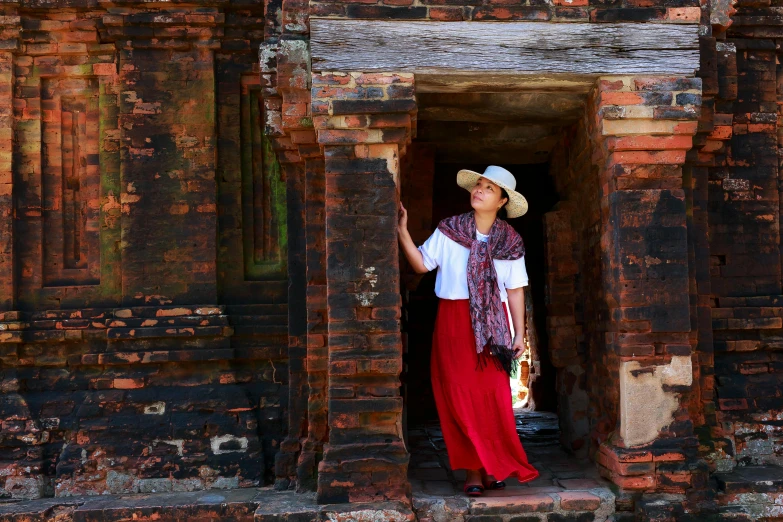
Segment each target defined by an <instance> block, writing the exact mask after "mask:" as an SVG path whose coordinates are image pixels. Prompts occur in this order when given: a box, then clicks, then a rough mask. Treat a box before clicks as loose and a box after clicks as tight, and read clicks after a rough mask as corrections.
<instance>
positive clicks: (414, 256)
mask: <svg viewBox="0 0 783 522" xmlns="http://www.w3.org/2000/svg"><path fill="white" fill-rule="evenodd" d="M397 235H398V237H399V239H400V246H401V247H402V251H403V252H404V253H405V258H406V259H407V260H408V263H410V264H411V266H412V267H413V270H414V271H415V272H416V273H417V274H423V273H425V272H429V270H427V267H426V266H424V257H423V256H422V255H421V252H419V249H418V248H416V245H415V244H414V242H413V239H411V235H410V233H409V232H408V211H407V210H405V207H403V206H402V202H400V212H399V223H398V226H397Z"/></svg>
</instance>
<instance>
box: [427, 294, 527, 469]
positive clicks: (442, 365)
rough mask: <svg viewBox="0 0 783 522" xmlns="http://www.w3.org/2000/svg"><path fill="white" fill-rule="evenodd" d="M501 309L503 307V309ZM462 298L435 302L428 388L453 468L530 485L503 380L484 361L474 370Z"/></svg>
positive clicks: (471, 340) (505, 377)
mask: <svg viewBox="0 0 783 522" xmlns="http://www.w3.org/2000/svg"><path fill="white" fill-rule="evenodd" d="M504 306H505V305H504ZM478 357H486V355H484V354H482V355H481V356H479V355H478V354H477V353H476V341H475V338H474V336H473V328H472V326H471V323H470V308H469V305H468V300H467V299H457V300H451V299H440V301H439V303H438V316H437V319H436V321H435V333H434V334H433V343H432V358H431V362H432V370H431V376H432V389H433V392H434V394H435V405H436V406H437V408H438V416H439V417H440V424H441V430H442V431H443V439H444V442H445V443H446V450H447V451H448V455H449V462H450V463H451V468H452V469H481V468H483V469H484V470H486V473H487V474H488V475H492V476H494V478H495V480H505V479H506V478H507V477H509V476H513V477H516V478H517V479H518V480H519V481H520V482H527V481H529V480H533V479H534V478H536V477H537V476H538V471H537V470H536V469H535V468H534V467H533V466H531V465H530V463H529V462H528V461H527V455H526V454H525V450H524V449H523V448H522V443H521V442H520V441H519V436H518V435H517V430H516V423H515V421H514V412H513V409H512V406H511V384H510V382H509V378H508V375H507V374H506V373H505V372H504V371H502V370H499V369H498V368H497V367H496V366H495V365H494V362H493V361H491V360H489V359H488V360H487V361H486V362H487V363H488V364H484V365H483V369H478V368H477V367H476V364H477V362H478Z"/></svg>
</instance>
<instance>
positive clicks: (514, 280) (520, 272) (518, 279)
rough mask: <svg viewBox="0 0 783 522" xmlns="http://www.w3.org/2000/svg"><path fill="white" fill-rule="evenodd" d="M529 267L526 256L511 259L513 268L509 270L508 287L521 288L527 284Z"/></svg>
mask: <svg viewBox="0 0 783 522" xmlns="http://www.w3.org/2000/svg"><path fill="white" fill-rule="evenodd" d="M527 284H528V280H527V268H526V267H525V256H522V257H520V258H519V259H515V260H513V261H511V269H510V270H509V274H508V280H507V281H506V288H507V289H509V290H511V289H514V288H520V287H523V286H527Z"/></svg>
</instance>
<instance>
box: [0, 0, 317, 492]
mask: <svg viewBox="0 0 783 522" xmlns="http://www.w3.org/2000/svg"><path fill="white" fill-rule="evenodd" d="M70 5H71V4H69V6H70ZM3 9H4V13H3V16H2V17H0V38H2V41H3V49H4V50H11V51H14V52H13V54H12V53H10V52H5V51H4V53H3V54H2V55H0V119H3V121H5V122H6V125H5V126H4V129H6V130H7V132H6V133H5V134H2V133H0V134H1V136H0V140H1V141H0V147H1V148H2V154H3V155H2V157H0V227H2V233H0V238H1V239H0V389H1V390H2V392H3V397H4V401H3V402H2V406H0V423H2V424H1V425H2V431H3V434H4V435H3V437H2V438H0V455H2V457H0V469H2V473H0V476H2V477H3V478H2V480H0V496H3V497H5V496H11V497H16V498H23V497H38V496H52V495H60V496H65V495H74V494H81V493H93V494H94V493H106V492H114V493H124V492H139V491H153V490H154V491H171V490H193V489H203V488H233V487H239V486H252V485H261V484H265V483H268V482H270V481H271V480H272V479H273V476H274V475H273V470H272V468H273V463H274V458H275V455H276V453H277V451H278V447H279V446H280V444H281V442H282V439H283V433H284V430H285V421H286V420H287V417H288V416H287V408H288V404H289V393H288V391H289V387H288V383H289V361H293V360H294V359H295V356H296V351H295V350H293V351H292V352H291V353H292V354H293V355H292V356H289V351H288V345H289V342H290V343H291V344H294V345H295V344H296V342H297V328H300V329H302V330H304V326H305V323H304V314H301V319H300V317H299V310H301V309H302V307H300V306H298V303H299V302H303V301H304V263H303V261H302V259H303V254H304V245H303V241H302V238H303V237H304V232H303V230H302V227H301V226H298V223H297V218H299V219H300V222H301V216H302V215H303V205H302V201H303V198H304V172H303V171H302V173H301V175H296V174H295V175H290V176H289V175H286V174H287V173H286V172H285V171H284V170H283V169H282V168H281V165H280V164H279V162H278V161H277V158H276V156H275V153H274V150H273V148H272V146H271V143H270V142H269V140H268V139H267V138H266V137H265V136H264V133H263V125H262V124H261V122H262V121H264V118H265V116H266V114H265V109H266V107H265V105H264V103H263V100H262V96H261V89H262V87H261V84H260V77H259V65H258V62H257V56H258V45H259V43H260V42H261V40H262V39H263V37H264V32H265V30H267V28H268V27H269V26H270V25H272V26H274V20H270V21H269V22H267V19H266V18H265V17H264V14H263V6H260V5H259V6H239V5H237V6H234V5H229V4H226V5H225V6H223V7H221V8H213V7H204V8H198V9H197V8H181V9H176V8H174V9H159V8H157V7H152V8H150V7H148V6H143V5H131V4H126V5H125V6H124V7H122V8H118V9H113V10H112V11H111V13H109V12H108V11H106V10H105V9H103V8H97V7H95V6H83V9H82V10H81V11H78V12H77V11H73V10H69V9H64V8H63V6H60V5H58V4H56V3H54V4H51V3H50V4H47V5H46V6H44V7H42V8H41V9H38V10H36V11H35V12H27V11H25V12H23V13H22V14H19V13H18V6H16V5H15V4H6V6H5V7H4V8H3ZM270 16H272V17H273V18H274V15H270ZM12 110H13V112H11V111H12ZM12 151H13V156H12ZM3 187H4V188H3ZM11 188H12V189H13V190H12V191H11ZM12 204H13V205H15V208H16V211H15V219H11V217H12V216H14V214H13V213H12V207H11V205H12ZM289 224H290V225H291V226H293V227H294V229H295V231H297V233H289V232H288V230H287V226H288V225H289ZM289 275H290V277H291V280H292V281H294V283H293V284H289ZM289 303H291V304H292V306H291V307H290V308H289V306H288V304H289ZM289 315H291V316H292V317H293V320H291V317H289ZM290 325H293V327H291V328H289V326H290ZM289 333H293V334H294V335H293V336H292V339H293V340H292V341H289ZM302 335H303V334H302ZM6 434H7V436H6Z"/></svg>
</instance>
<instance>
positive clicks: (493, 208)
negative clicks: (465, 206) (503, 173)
mask: <svg viewBox="0 0 783 522" xmlns="http://www.w3.org/2000/svg"><path fill="white" fill-rule="evenodd" d="M507 201H508V199H506V198H504V197H503V194H502V193H501V188H500V187H499V186H497V185H495V184H494V183H492V182H491V181H490V180H488V179H486V178H479V179H478V181H476V185H475V186H474V187H473V188H472V189H471V191H470V206H471V207H473V209H474V210H477V211H481V212H497V211H498V210H500V209H501V208H502V207H503V205H505V204H506V202H507Z"/></svg>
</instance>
